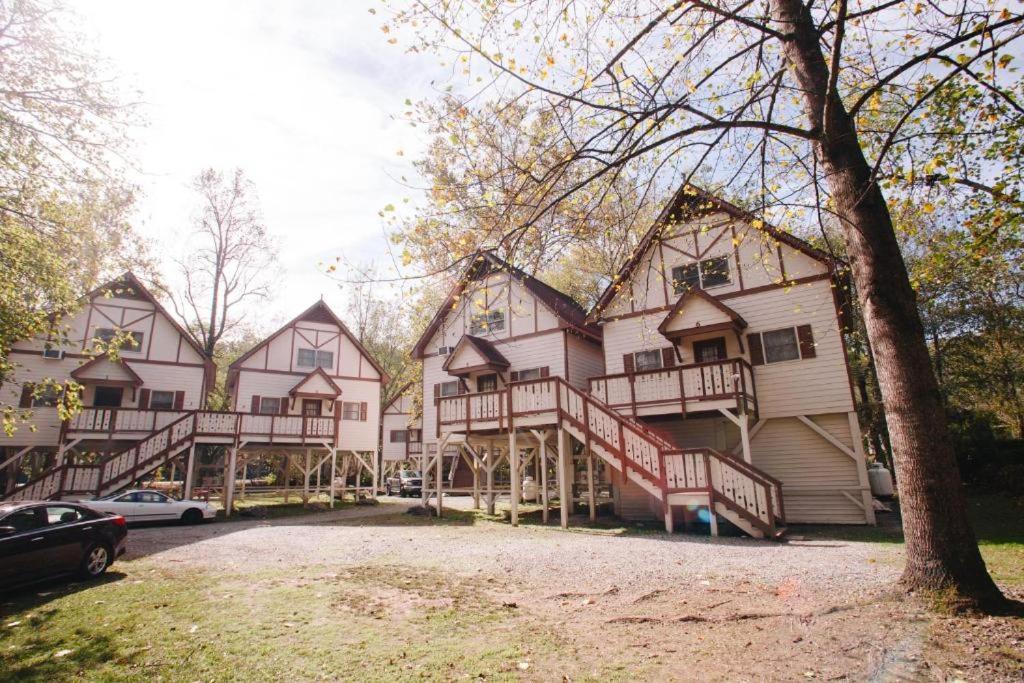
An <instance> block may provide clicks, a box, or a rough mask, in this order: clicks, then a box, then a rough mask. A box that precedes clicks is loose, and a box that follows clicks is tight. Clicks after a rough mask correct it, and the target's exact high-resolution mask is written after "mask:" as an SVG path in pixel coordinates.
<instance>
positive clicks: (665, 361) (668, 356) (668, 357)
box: [661, 346, 676, 368]
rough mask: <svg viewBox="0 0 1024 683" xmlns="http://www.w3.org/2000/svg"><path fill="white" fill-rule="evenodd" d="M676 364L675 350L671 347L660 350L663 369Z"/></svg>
mask: <svg viewBox="0 0 1024 683" xmlns="http://www.w3.org/2000/svg"><path fill="white" fill-rule="evenodd" d="M675 364H676V350H675V349H674V348H672V347H671V346H666V347H665V348H663V349H662V350H661V365H662V367H665V368H672V367H675Z"/></svg>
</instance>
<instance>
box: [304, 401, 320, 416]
mask: <svg viewBox="0 0 1024 683" xmlns="http://www.w3.org/2000/svg"><path fill="white" fill-rule="evenodd" d="M323 410H324V402H323V401H321V400H320V399H318V398H304V399H302V414H303V415H305V416H306V417H320V416H321V415H323Z"/></svg>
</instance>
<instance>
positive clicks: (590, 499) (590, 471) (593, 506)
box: [587, 448, 597, 522]
mask: <svg viewBox="0 0 1024 683" xmlns="http://www.w3.org/2000/svg"><path fill="white" fill-rule="evenodd" d="M587 505H588V506H589V508H590V521H591V522H595V521H597V495H596V493H595V492H594V454H593V453H592V452H591V451H590V449H589V448H588V449H587Z"/></svg>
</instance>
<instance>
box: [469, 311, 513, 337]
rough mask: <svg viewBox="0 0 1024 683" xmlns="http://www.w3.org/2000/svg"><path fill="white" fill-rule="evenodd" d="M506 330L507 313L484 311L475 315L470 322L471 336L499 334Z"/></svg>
mask: <svg viewBox="0 0 1024 683" xmlns="http://www.w3.org/2000/svg"><path fill="white" fill-rule="evenodd" d="M504 329H505V311H484V312H483V313H474V314H473V317H472V318H471V319H470V321H469V333H470V334H483V333H485V332H499V331H501V330H504Z"/></svg>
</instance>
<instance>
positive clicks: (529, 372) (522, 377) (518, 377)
mask: <svg viewBox="0 0 1024 683" xmlns="http://www.w3.org/2000/svg"><path fill="white" fill-rule="evenodd" d="M543 376H544V369H543V368H527V369H526V370H516V371H514V372H513V373H512V381H513V382H528V381H530V380H531V379H540V378H541V377H543Z"/></svg>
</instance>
